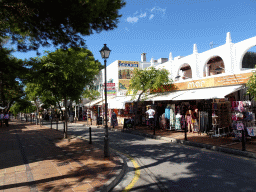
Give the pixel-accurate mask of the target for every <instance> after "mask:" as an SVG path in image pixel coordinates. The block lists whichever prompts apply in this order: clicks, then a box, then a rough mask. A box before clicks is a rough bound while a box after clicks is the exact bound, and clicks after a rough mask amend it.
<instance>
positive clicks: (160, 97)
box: [146, 91, 186, 101]
mask: <svg viewBox="0 0 256 192" xmlns="http://www.w3.org/2000/svg"><path fill="white" fill-rule="evenodd" d="M185 92H186V91H174V92H166V93H157V94H154V95H152V96H151V97H150V98H149V99H147V100H146V101H169V100H173V98H175V97H178V96H179V95H182V94H184V93H185Z"/></svg>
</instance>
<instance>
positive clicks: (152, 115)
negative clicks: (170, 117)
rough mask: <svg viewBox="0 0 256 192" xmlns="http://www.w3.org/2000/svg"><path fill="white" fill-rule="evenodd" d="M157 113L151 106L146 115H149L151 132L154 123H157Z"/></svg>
mask: <svg viewBox="0 0 256 192" xmlns="http://www.w3.org/2000/svg"><path fill="white" fill-rule="evenodd" d="M155 113H156V112H155V110H154V109H152V107H151V106H149V107H148V110H147V111H146V114H147V115H148V119H149V127H150V129H151V130H152V129H153V126H154V123H155V121H154V120H155V118H154V116H155Z"/></svg>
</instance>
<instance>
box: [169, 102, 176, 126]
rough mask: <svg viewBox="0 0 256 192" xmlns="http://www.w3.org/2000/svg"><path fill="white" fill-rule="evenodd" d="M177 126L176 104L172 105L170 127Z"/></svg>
mask: <svg viewBox="0 0 256 192" xmlns="http://www.w3.org/2000/svg"><path fill="white" fill-rule="evenodd" d="M174 128H175V104H172V105H170V129H174Z"/></svg>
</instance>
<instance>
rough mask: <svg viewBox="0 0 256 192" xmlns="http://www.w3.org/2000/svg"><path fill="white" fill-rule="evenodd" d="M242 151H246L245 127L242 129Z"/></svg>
mask: <svg viewBox="0 0 256 192" xmlns="http://www.w3.org/2000/svg"><path fill="white" fill-rule="evenodd" d="M242 151H246V148H245V132H244V129H243V130H242Z"/></svg>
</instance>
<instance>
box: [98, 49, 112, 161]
mask: <svg viewBox="0 0 256 192" xmlns="http://www.w3.org/2000/svg"><path fill="white" fill-rule="evenodd" d="M110 51H111V50H110V49H109V48H108V47H107V44H104V47H103V48H102V49H101V50H100V54H101V57H102V59H104V68H105V70H104V72H105V137H104V157H109V139H108V121H107V119H108V102H107V58H108V57H109V54H110Z"/></svg>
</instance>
